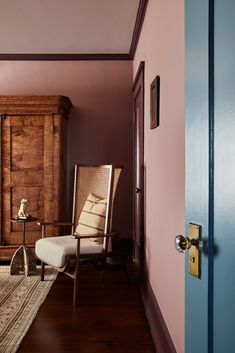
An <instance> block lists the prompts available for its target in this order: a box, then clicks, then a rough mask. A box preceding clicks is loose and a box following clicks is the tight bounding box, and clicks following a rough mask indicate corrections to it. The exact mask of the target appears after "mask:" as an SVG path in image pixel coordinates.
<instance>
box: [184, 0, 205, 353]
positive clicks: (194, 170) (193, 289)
mask: <svg viewBox="0 0 235 353" xmlns="http://www.w3.org/2000/svg"><path fill="white" fill-rule="evenodd" d="M185 35H186V227H185V228H186V229H185V232H186V234H187V235H188V231H189V223H190V222H192V223H197V224H200V225H201V226H202V238H203V240H204V241H207V240H208V239H207V236H208V193H209V191H208V177H209V175H208V143H209V142H208V136H209V134H208V2H207V1H205V0H197V1H195V0H189V1H186V31H185ZM185 266H186V268H185V273H186V281H185V283H186V288H185V291H186V292H185V295H186V297H185V300H186V317H185V325H186V327H185V331H186V332H185V334H186V341H185V352H186V353H199V352H200V353H207V347H208V344H207V336H208V305H207V296H208V285H207V283H208V257H207V254H206V253H204V252H202V256H201V279H197V278H195V277H192V276H190V275H189V274H188V254H187V253H186V259H185ZM199 337H200V339H199Z"/></svg>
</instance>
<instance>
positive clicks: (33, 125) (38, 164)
mask: <svg viewBox="0 0 235 353" xmlns="http://www.w3.org/2000/svg"><path fill="white" fill-rule="evenodd" d="M70 107H71V102H70V100H69V98H67V97H63V96H0V117H1V121H0V134H1V143H0V148H1V150H0V162H1V164H0V168H1V188H0V191H1V194H0V200H1V202H0V260H2V259H10V258H11V256H12V254H13V253H14V251H15V250H16V248H17V247H19V246H20V245H21V243H22V224H16V223H11V222H10V219H11V218H13V217H15V216H16V215H17V212H18V210H19V207H20V201H21V199H22V198H25V199H27V201H28V202H27V213H29V214H31V215H32V216H33V217H36V218H39V219H40V220H45V221H53V220H58V219H63V214H62V209H63V202H64V197H65V182H66V181H65V156H64V155H65V131H66V119H67V118H68V114H69V110H70ZM51 231H52V230H51ZM54 234H55V233H54ZM40 237H41V229H40V227H39V226H37V224H36V223H35V222H34V223H28V224H27V225H26V244H27V246H32V247H33V246H34V243H35V241H36V240H37V239H39V238H40Z"/></svg>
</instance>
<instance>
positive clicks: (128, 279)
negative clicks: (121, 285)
mask: <svg viewBox="0 0 235 353" xmlns="http://www.w3.org/2000/svg"><path fill="white" fill-rule="evenodd" d="M121 266H122V269H123V272H124V274H125V277H126V280H127V283H128V284H130V277H129V275H128V272H127V268H126V263H125V260H124V258H123V257H122V256H121Z"/></svg>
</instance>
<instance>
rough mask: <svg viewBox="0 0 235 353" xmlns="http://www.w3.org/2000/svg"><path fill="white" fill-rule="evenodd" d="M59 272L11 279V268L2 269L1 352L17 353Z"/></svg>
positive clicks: (0, 282)
mask: <svg viewBox="0 0 235 353" xmlns="http://www.w3.org/2000/svg"><path fill="white" fill-rule="evenodd" d="M56 277H57V272H56V271H55V270H54V269H52V268H46V272H45V281H43V282H41V281H40V276H39V274H38V275H34V276H29V277H25V276H24V275H18V276H17V275H15V276H11V275H10V274H9V267H7V266H2V267H0V352H1V353H14V352H16V351H17V349H18V348H19V345H20V343H21V341H22V339H23V338H24V336H25V334H26V333H27V331H28V329H29V327H30V325H31V324H32V321H33V319H34V318H35V316H36V314H37V312H38V310H39V308H40V306H41V304H42V303H43V301H44V300H45V298H46V296H47V294H48V293H49V291H50V289H51V287H52V284H53V283H54V281H55V279H56Z"/></svg>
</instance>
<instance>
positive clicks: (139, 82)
mask: <svg viewBox="0 0 235 353" xmlns="http://www.w3.org/2000/svg"><path fill="white" fill-rule="evenodd" d="M144 68H145V63H144V61H141V62H140V65H139V68H138V70H137V73H136V76H135V79H134V84H133V87H132V91H133V161H134V168H133V224H134V230H133V260H134V261H135V262H136V264H138V266H139V268H140V271H142V268H143V264H144V242H143V239H144V223H145V219H144ZM139 93H140V94H141V111H140V123H139V124H138V126H139V128H138V129H140V130H139V133H140V136H139V138H138V139H137V135H136V134H137V121H136V113H135V101H136V97H137V95H138V94H139ZM137 141H139V142H138V145H137ZM137 147H138V148H139V168H138V166H137V165H136V150H137ZM137 171H139V175H140V179H141V183H140V184H141V185H139V186H137V184H136V175H137ZM137 187H138V188H140V190H141V193H142V199H141V200H142V201H141V203H140V204H139V205H140V206H139V208H138V209H137V207H136V202H137V194H136V189H137ZM137 219H139V220H141V225H140V224H139V225H138V229H136V228H137V227H136V220H137ZM138 234H139V240H140V239H141V240H140V241H141V243H139V242H138V240H137V238H138Z"/></svg>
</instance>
